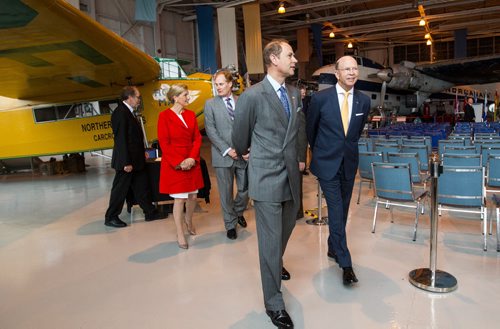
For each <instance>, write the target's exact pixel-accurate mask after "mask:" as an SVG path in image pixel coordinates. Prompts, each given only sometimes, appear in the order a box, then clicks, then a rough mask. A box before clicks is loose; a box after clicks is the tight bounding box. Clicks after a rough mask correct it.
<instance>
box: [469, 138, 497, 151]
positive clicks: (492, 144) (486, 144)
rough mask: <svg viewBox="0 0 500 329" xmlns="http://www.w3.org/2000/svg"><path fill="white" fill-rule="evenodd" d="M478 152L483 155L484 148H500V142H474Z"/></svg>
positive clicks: (481, 140)
mask: <svg viewBox="0 0 500 329" xmlns="http://www.w3.org/2000/svg"><path fill="white" fill-rule="evenodd" d="M474 146H475V147H476V150H477V152H479V153H481V148H483V147H500V141H497V140H490V139H478V140H476V141H474Z"/></svg>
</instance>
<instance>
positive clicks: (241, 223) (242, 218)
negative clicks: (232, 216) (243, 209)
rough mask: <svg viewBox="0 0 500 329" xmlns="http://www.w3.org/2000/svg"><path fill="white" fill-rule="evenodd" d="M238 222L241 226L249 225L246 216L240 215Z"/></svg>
mask: <svg viewBox="0 0 500 329" xmlns="http://www.w3.org/2000/svg"><path fill="white" fill-rule="evenodd" d="M238 224H240V225H241V227H247V221H246V220H245V217H243V216H238Z"/></svg>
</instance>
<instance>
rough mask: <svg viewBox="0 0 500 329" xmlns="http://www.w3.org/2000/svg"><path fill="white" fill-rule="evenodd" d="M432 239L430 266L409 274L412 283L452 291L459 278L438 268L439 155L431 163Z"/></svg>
mask: <svg viewBox="0 0 500 329" xmlns="http://www.w3.org/2000/svg"><path fill="white" fill-rule="evenodd" d="M431 177H432V181H431V241H430V268H419V269H416V270H413V271H411V272H410V274H409V280H410V283H411V284H413V285H414V286H415V287H417V288H420V289H423V290H427V291H431V292H451V291H453V290H455V289H457V279H456V278H455V277H454V276H453V275H451V274H449V273H447V272H443V271H440V270H437V269H436V267H437V265H436V258H437V234H438V213H437V184H438V183H437V181H438V177H439V160H438V157H437V155H434V156H433V158H432V165H431Z"/></svg>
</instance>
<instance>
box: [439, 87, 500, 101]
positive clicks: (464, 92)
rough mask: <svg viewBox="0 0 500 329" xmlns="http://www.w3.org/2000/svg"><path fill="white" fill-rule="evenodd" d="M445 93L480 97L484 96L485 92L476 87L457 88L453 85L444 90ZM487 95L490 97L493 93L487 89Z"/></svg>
mask: <svg viewBox="0 0 500 329" xmlns="http://www.w3.org/2000/svg"><path fill="white" fill-rule="evenodd" d="M444 92H445V93H446V92H448V93H451V94H458V95H459V96H471V97H474V96H475V97H478V98H484V94H485V92H482V91H480V90H475V89H469V88H467V89H465V88H457V87H452V88H448V89H446V90H445V91H444ZM486 95H487V96H488V98H489V99H491V97H492V93H490V92H488V91H486Z"/></svg>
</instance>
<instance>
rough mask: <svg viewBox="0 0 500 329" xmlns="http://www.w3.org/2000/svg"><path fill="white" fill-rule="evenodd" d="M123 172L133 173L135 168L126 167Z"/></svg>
mask: <svg viewBox="0 0 500 329" xmlns="http://www.w3.org/2000/svg"><path fill="white" fill-rule="evenodd" d="M123 170H124V171H125V172H132V170H134V167H132V165H126V166H125V167H123Z"/></svg>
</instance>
